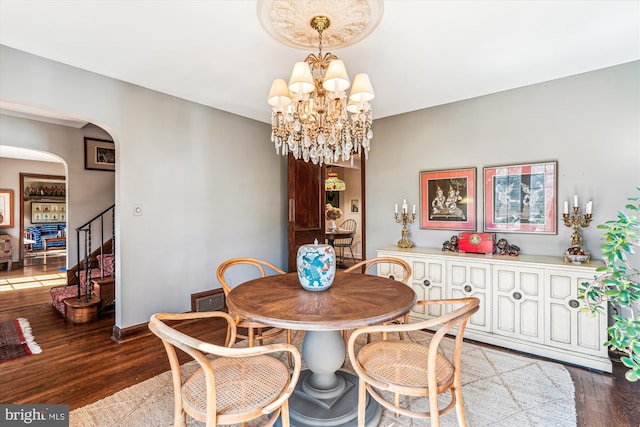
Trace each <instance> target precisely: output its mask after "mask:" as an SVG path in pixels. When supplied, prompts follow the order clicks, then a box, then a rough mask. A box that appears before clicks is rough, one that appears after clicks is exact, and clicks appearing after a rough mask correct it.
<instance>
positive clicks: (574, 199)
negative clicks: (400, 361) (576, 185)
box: [573, 194, 579, 208]
mask: <svg viewBox="0 0 640 427" xmlns="http://www.w3.org/2000/svg"><path fill="white" fill-rule="evenodd" d="M578 206H579V205H578V195H577V194H576V195H574V196H573V207H574V208H577V207H578Z"/></svg>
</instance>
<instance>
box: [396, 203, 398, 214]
mask: <svg viewBox="0 0 640 427" xmlns="http://www.w3.org/2000/svg"><path fill="white" fill-rule="evenodd" d="M396 213H398V204H397V203H396Z"/></svg>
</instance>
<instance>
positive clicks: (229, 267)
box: [216, 258, 291, 347]
mask: <svg viewBox="0 0 640 427" xmlns="http://www.w3.org/2000/svg"><path fill="white" fill-rule="evenodd" d="M233 273H236V274H233ZM274 274H285V272H284V271H283V270H281V269H280V268H278V267H276V266H275V265H273V264H271V263H269V262H267V261H263V260H261V259H257V258H232V259H229V260H227V261H225V262H223V263H222V264H220V265H219V266H218V269H217V271H216V277H217V279H218V282H220V285H221V286H222V289H223V291H224V294H225V297H226V296H228V295H229V292H231V290H232V289H233V287H232V277H233V278H238V277H241V278H242V279H239V280H241V281H242V282H246V281H248V280H252V279H254V278H256V277H266V276H268V275H274ZM247 277H248V278H247ZM238 284H240V283H236V285H238ZM229 314H231V315H232V316H234V317H236V322H237V324H236V326H237V327H238V328H244V329H245V330H246V334H245V333H240V332H238V333H237V337H238V338H240V339H247V340H248V345H249V347H253V345H254V343H255V341H258V343H259V344H262V343H263V342H264V340H266V339H270V338H274V337H275V336H277V335H279V334H281V333H286V334H287V343H288V344H291V331H290V330H289V329H280V328H272V327H270V326H268V325H265V324H262V323H259V322H254V321H251V320H248V319H242V318H239V317H237V316H236V315H235V314H234V313H229Z"/></svg>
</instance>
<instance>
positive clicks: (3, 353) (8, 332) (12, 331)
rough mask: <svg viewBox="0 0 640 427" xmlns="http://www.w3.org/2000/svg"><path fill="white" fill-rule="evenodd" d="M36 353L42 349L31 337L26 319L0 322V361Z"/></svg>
mask: <svg viewBox="0 0 640 427" xmlns="http://www.w3.org/2000/svg"><path fill="white" fill-rule="evenodd" d="M38 353H42V349H41V348H40V346H39V345H38V344H37V343H36V342H35V340H34V339H33V335H32V334H31V326H30V325H29V321H28V320H27V319H23V318H19V319H14V320H7V321H5V322H0V363H2V362H6V361H8V360H11V359H15V358H17V357H22V356H29V355H31V354H38Z"/></svg>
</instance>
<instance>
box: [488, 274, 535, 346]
mask: <svg viewBox="0 0 640 427" xmlns="http://www.w3.org/2000/svg"><path fill="white" fill-rule="evenodd" d="M542 280H543V274H542V272H541V270H539V269H527V268H522V267H511V266H502V265H494V266H493V287H494V290H493V292H494V305H495V313H494V316H495V319H494V321H495V324H494V329H493V332H494V333H495V334H497V335H502V336H508V337H513V338H518V339H525V340H527V341H531V342H539V343H542V342H544V338H543V335H542V333H543V330H544V308H543V304H542Z"/></svg>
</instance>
